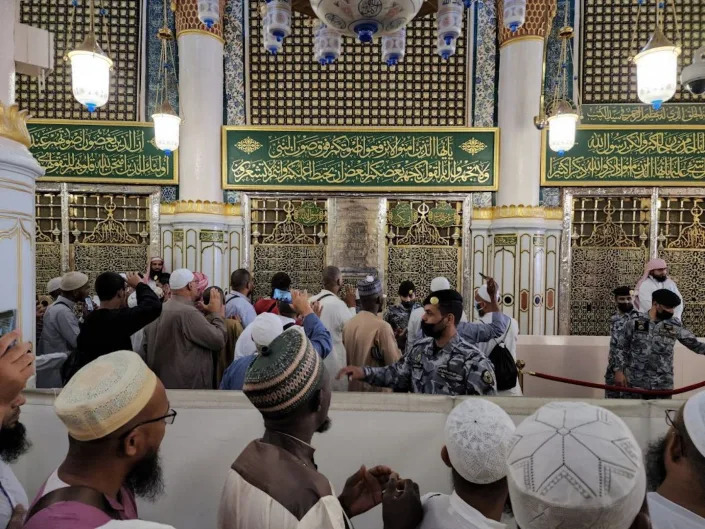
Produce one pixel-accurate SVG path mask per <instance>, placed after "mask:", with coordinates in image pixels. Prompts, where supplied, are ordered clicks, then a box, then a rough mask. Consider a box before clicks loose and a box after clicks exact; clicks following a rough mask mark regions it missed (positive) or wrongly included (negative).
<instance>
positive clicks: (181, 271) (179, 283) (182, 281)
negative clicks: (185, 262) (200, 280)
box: [169, 268, 195, 290]
mask: <svg viewBox="0 0 705 529" xmlns="http://www.w3.org/2000/svg"><path fill="white" fill-rule="evenodd" d="M194 279H195V276H194V275H193V272H191V270H189V269H188V268H177V269H176V270H174V271H173V272H172V273H171V277H170V278H169V286H170V287H171V288H172V289H174V290H179V289H180V288H184V287H185V286H187V285H188V284H189V283H190V282H191V281H193V280H194Z"/></svg>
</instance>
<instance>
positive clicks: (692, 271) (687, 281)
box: [658, 197, 705, 336]
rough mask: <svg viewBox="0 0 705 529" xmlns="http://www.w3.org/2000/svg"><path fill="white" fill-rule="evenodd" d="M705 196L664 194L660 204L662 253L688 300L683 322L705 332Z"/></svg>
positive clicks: (702, 332)
mask: <svg viewBox="0 0 705 529" xmlns="http://www.w3.org/2000/svg"><path fill="white" fill-rule="evenodd" d="M703 203H704V199H703V198H702V197H663V198H662V199H661V200H660V208H659V236H658V254H659V257H661V258H662V259H665V260H666V262H667V263H668V268H669V274H670V275H671V277H672V278H673V280H674V281H675V282H676V284H677V285H678V290H680V293H681V295H682V296H683V301H684V303H685V310H684V312H683V324H684V325H685V326H686V327H687V328H688V329H690V330H691V331H693V332H694V333H695V334H696V335H697V336H705V285H704V284H703V282H702V277H701V274H700V272H701V271H702V270H705V226H703V225H702V224H701V220H700V219H701V217H702V215H703Z"/></svg>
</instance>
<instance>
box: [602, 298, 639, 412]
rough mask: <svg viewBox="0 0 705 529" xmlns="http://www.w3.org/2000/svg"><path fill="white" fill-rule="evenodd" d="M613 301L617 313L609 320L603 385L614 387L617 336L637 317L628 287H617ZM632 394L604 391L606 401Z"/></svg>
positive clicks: (627, 396) (628, 396)
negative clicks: (628, 322)
mask: <svg viewBox="0 0 705 529" xmlns="http://www.w3.org/2000/svg"><path fill="white" fill-rule="evenodd" d="M612 294H614V301H615V303H616V304H617V313H616V314H613V315H612V318H611V319H610V327H611V329H610V352H609V357H608V360H607V371H606V372H605V384H607V385H608V386H613V385H614V362H615V360H614V358H615V354H616V353H615V349H616V348H617V341H618V339H619V335H620V333H621V332H622V328H624V324H625V323H627V321H628V320H629V319H630V318H633V317H635V316H637V315H638V311H636V310H635V309H634V305H633V304H632V291H631V289H630V288H629V287H617V288H615V289H614V290H613V291H612ZM631 395H633V394H632V393H622V392H621V391H609V390H606V391H605V398H606V399H625V398H630V396H631Z"/></svg>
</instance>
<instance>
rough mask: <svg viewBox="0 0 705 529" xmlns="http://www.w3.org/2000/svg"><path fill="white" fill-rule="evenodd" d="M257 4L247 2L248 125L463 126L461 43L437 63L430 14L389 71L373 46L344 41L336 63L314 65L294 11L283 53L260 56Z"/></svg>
mask: <svg viewBox="0 0 705 529" xmlns="http://www.w3.org/2000/svg"><path fill="white" fill-rule="evenodd" d="M258 6H259V2H258V1H257V0H250V10H249V12H250V105H251V118H252V124H253V125H365V126H407V125H408V126H444V125H448V126H463V125H465V109H466V99H467V98H466V97H465V93H466V77H465V75H466V74H465V71H466V57H465V56H466V52H465V38H464V36H461V37H460V38H459V39H458V46H457V51H456V54H455V56H453V57H451V58H450V59H449V60H448V61H446V62H444V61H442V60H441V58H440V57H439V56H438V55H436V53H435V47H436V29H435V15H433V16H426V17H422V18H419V19H417V20H414V21H413V22H412V23H411V24H410V25H409V26H408V27H407V40H406V56H405V57H404V60H403V61H401V62H400V63H399V64H398V65H397V66H395V67H388V66H386V65H385V64H383V63H382V58H381V52H380V45H381V44H380V43H379V42H378V43H377V44H374V45H363V44H360V43H358V42H357V41H356V40H353V39H352V38H348V37H344V39H343V54H342V56H341V57H340V58H339V59H338V60H337V61H336V62H335V64H332V65H327V66H321V65H319V64H317V63H315V62H314V60H313V39H312V29H311V27H310V26H309V25H308V24H307V23H306V21H307V20H309V19H308V18H307V17H305V16H304V15H301V14H300V13H293V17H292V34H291V35H290V36H289V37H287V38H286V41H285V43H284V50H283V52H282V53H281V54H278V55H277V56H271V55H269V54H268V53H266V52H265V51H264V50H263V49H262V40H261V21H260V15H259V9H258ZM463 35H464V33H463Z"/></svg>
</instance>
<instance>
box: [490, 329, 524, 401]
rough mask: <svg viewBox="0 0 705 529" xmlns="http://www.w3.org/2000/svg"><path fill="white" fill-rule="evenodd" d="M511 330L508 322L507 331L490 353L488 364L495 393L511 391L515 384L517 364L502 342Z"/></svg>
mask: <svg viewBox="0 0 705 529" xmlns="http://www.w3.org/2000/svg"><path fill="white" fill-rule="evenodd" d="M511 328H512V322H511V321H510V322H509V326H508V327H507V331H506V332H505V333H504V336H502V340H501V341H500V342H498V343H497V345H495V346H494V348H493V349H492V351H491V352H490V362H492V365H493V366H494V376H495V380H496V381H497V391H506V390H508V389H512V388H513V387H514V386H516V384H517V377H518V375H519V370H518V369H517V364H516V362H515V360H514V357H513V356H512V353H511V352H509V349H507V346H506V345H504V340H505V339H506V337H507V334H508V333H509V331H510V330H511Z"/></svg>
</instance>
